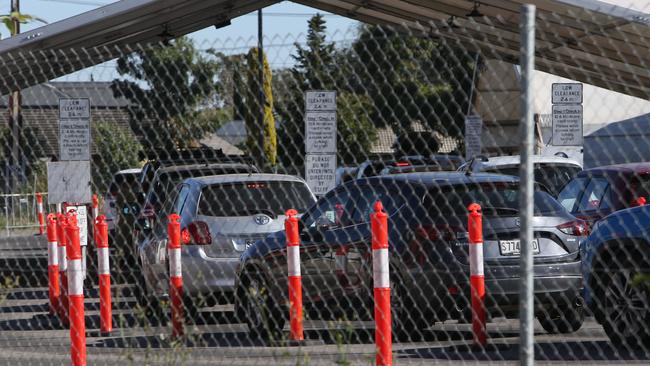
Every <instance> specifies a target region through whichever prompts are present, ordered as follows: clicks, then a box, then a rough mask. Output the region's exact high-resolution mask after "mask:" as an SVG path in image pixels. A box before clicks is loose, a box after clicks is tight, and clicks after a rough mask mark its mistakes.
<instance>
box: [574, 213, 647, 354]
mask: <svg viewBox="0 0 650 366" xmlns="http://www.w3.org/2000/svg"><path fill="white" fill-rule="evenodd" d="M580 252H581V256H582V258H583V259H582V273H583V276H584V283H585V301H586V304H587V306H588V307H589V308H590V309H591V310H592V311H593V313H594V315H595V316H596V319H597V320H598V322H599V323H600V324H602V325H603V328H604V329H605V332H606V333H607V335H608V336H609V338H610V339H611V340H612V342H613V343H614V344H615V345H622V346H629V347H636V346H644V347H649V346H650V284H648V283H647V281H646V282H644V281H643V280H642V277H643V276H644V275H645V276H648V275H649V274H650V206H641V207H637V208H630V209H626V210H621V211H617V212H615V213H613V214H611V215H609V216H607V217H605V218H604V219H602V220H600V221H598V222H597V223H596V225H595V226H594V229H593V232H592V234H591V235H590V236H589V238H588V239H587V240H586V241H585V242H584V243H583V244H582V245H581V250H580Z"/></svg>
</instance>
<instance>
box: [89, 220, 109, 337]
mask: <svg viewBox="0 0 650 366" xmlns="http://www.w3.org/2000/svg"><path fill="white" fill-rule="evenodd" d="M93 227H94V228H95V234H94V235H93V236H94V237H95V244H96V245H97V264H98V265H97V267H98V268H97V269H98V272H99V324H100V331H101V332H102V333H110V332H112V331H113V314H112V304H111V268H110V261H109V249H108V224H107V223H106V216H104V215H101V216H99V217H97V218H96V219H95V221H94V225H93Z"/></svg>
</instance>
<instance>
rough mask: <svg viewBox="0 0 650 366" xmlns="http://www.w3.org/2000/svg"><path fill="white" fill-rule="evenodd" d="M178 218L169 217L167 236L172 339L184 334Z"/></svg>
mask: <svg viewBox="0 0 650 366" xmlns="http://www.w3.org/2000/svg"><path fill="white" fill-rule="evenodd" d="M180 218H181V217H180V216H178V215H177V214H171V215H169V223H168V224H167V234H168V235H169V241H168V246H167V249H168V251H169V301H170V302H171V310H172V338H175V339H177V338H179V337H182V336H183V334H184V333H185V332H184V323H185V321H184V319H183V271H182V268H181V224H180V222H179V221H178V220H180Z"/></svg>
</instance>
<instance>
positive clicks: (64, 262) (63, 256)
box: [59, 246, 68, 272]
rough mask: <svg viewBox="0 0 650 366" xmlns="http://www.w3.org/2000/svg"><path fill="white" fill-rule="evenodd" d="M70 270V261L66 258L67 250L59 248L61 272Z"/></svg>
mask: <svg viewBox="0 0 650 366" xmlns="http://www.w3.org/2000/svg"><path fill="white" fill-rule="evenodd" d="M67 269H68V259H67V257H66V249H65V247H63V246H59V272H65V271H66V270H67Z"/></svg>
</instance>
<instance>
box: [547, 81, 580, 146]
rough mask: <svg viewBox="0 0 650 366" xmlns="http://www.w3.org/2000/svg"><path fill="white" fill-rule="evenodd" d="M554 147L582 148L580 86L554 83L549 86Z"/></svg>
mask: <svg viewBox="0 0 650 366" xmlns="http://www.w3.org/2000/svg"><path fill="white" fill-rule="evenodd" d="M551 90H552V93H551V103H552V104H553V112H552V114H551V117H552V120H553V137H552V139H551V144H552V145H554V146H582V144H583V132H582V123H583V120H582V116H583V114H582V101H583V94H582V84H581V83H554V84H553V85H552V86H551Z"/></svg>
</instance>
